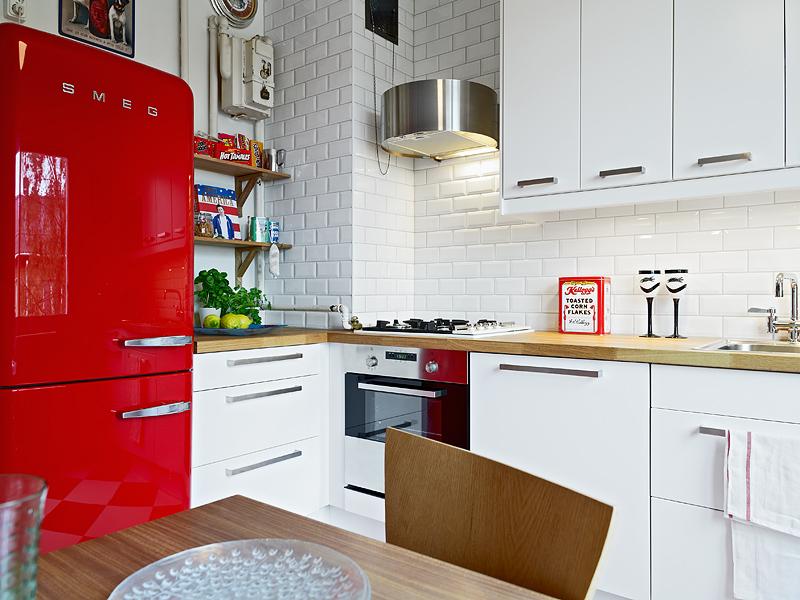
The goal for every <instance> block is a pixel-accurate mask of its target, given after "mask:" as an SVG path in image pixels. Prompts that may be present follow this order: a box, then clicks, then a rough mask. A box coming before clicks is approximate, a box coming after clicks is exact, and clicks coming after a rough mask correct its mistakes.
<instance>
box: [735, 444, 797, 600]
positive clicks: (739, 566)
mask: <svg viewBox="0 0 800 600" xmlns="http://www.w3.org/2000/svg"><path fill="white" fill-rule="evenodd" d="M725 473H726V479H727V481H726V493H725V512H726V514H727V515H728V517H729V518H730V519H731V534H732V542H733V595H734V597H735V598H737V600H798V599H800V439H795V438H782V437H777V436H772V435H765V434H761V433H752V432H749V431H729V432H728V451H727V453H726V460H725Z"/></svg>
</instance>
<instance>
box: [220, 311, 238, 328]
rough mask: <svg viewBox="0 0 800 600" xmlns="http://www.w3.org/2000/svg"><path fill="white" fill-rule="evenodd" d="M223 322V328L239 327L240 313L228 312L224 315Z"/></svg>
mask: <svg viewBox="0 0 800 600" xmlns="http://www.w3.org/2000/svg"><path fill="white" fill-rule="evenodd" d="M221 323H222V328H223V329H239V315H236V314H234V313H228V314H227V315H225V316H224V317H222V321H221Z"/></svg>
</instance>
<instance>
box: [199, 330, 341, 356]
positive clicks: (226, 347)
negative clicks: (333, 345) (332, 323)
mask: <svg viewBox="0 0 800 600" xmlns="http://www.w3.org/2000/svg"><path fill="white" fill-rule="evenodd" d="M328 333H329V332H328V331H327V330H325V329H300V328H298V327H284V328H281V329H279V330H277V331H275V332H274V333H270V334H267V335H256V336H242V337H235V336H224V335H198V336H195V338H194V353H195V354H204V353H206V352H229V351H231V350H257V349H259V348H279V347H281V346H300V345H302V344H321V343H324V342H327V341H328Z"/></svg>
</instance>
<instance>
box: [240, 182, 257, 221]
mask: <svg viewBox="0 0 800 600" xmlns="http://www.w3.org/2000/svg"><path fill="white" fill-rule="evenodd" d="M259 179H261V175H259V174H253V175H237V176H236V178H235V180H236V207H237V208H238V210H239V216H240V217H241V216H242V208H243V207H244V203H245V202H247V199H248V198H249V197H250V193H251V192H252V191H253V188H254V187H255V186H256V184H257V183H258V181H259Z"/></svg>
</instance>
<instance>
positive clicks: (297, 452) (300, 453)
mask: <svg viewBox="0 0 800 600" xmlns="http://www.w3.org/2000/svg"><path fill="white" fill-rule="evenodd" d="M300 456H303V451H302V450H295V451H294V452H290V453H289V454H284V455H283V456H276V457H275V458H270V459H267V460H262V461H261V462H257V463H255V464H253V465H247V466H246V467H239V468H238V469H225V475H227V476H228V477H233V476H234V475H241V474H242V473H247V472H248V471H255V470H256V469H260V468H261V467H268V466H270V465H274V464H275V463H279V462H283V461H285V460H292V459H293V458H298V457H300Z"/></svg>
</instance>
